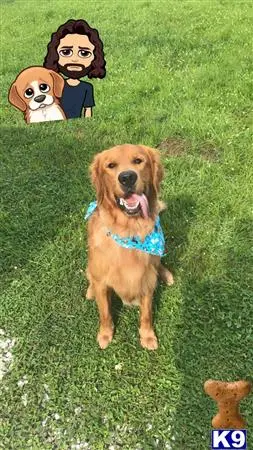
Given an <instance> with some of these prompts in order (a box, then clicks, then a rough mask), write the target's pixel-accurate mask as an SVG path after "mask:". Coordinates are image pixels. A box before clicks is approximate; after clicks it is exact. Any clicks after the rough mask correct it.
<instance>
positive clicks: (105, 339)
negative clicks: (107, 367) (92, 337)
mask: <svg viewBox="0 0 253 450" xmlns="http://www.w3.org/2000/svg"><path fill="white" fill-rule="evenodd" d="M112 338H113V331H104V330H103V331H99V333H98V335H97V341H98V345H99V347H100V348H102V349H103V350H104V349H105V348H106V347H108V345H109V344H110V342H112Z"/></svg>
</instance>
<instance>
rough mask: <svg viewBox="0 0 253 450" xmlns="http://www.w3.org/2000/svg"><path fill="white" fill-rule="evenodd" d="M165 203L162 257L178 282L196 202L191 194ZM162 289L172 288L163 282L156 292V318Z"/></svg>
mask: <svg viewBox="0 0 253 450" xmlns="http://www.w3.org/2000/svg"><path fill="white" fill-rule="evenodd" d="M165 203H166V205H167V209H166V210H165V211H164V212H163V213H162V215H161V223H162V227H163V232H164V235H165V241H166V251H167V255H166V256H165V257H164V258H162V263H163V265H164V266H165V267H166V268H167V269H169V270H170V271H171V272H172V274H173V276H174V281H175V283H176V282H177V272H178V270H179V269H180V267H181V258H182V256H183V254H184V253H185V251H186V248H187V245H188V233H189V230H190V227H191V224H192V222H193V221H194V216H195V202H194V200H193V198H192V197H190V196H189V195H181V196H175V197H171V198H169V199H166V200H165ZM160 289H162V290H163V289H170V287H169V286H166V285H165V284H163V283H161V284H160V286H159V289H158V291H156V293H155V301H154V320H155V314H156V312H157V311H158V310H159V305H160V297H161V295H160Z"/></svg>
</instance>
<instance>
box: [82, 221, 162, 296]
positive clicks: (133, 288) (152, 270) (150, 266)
mask: <svg viewBox="0 0 253 450" xmlns="http://www.w3.org/2000/svg"><path fill="white" fill-rule="evenodd" d="M95 253H96V255H95ZM108 255H111V257H110V264H108ZM93 257H94V258H93ZM98 262H99V264H98ZM159 263H160V257H159V256H154V255H149V254H148V253H145V252H143V251H140V250H135V249H128V248H123V247H121V246H120V245H119V244H117V243H116V242H115V241H114V240H113V239H112V237H111V236H107V235H106V230H105V229H104V227H103V226H102V227H98V226H97V227H94V226H92V225H91V224H89V267H90V270H91V271H92V272H93V274H94V276H96V274H101V275H102V276H103V279H104V280H105V281H106V284H107V285H108V286H110V287H111V288H112V289H113V290H114V291H115V292H116V293H117V294H118V295H119V297H121V299H122V301H123V302H124V303H126V304H138V299H139V298H140V297H142V296H143V295H146V293H148V292H149V291H150V288H151V289H153V288H155V285H156V281H157V269H158V266H159ZM136 300H137V302H136Z"/></svg>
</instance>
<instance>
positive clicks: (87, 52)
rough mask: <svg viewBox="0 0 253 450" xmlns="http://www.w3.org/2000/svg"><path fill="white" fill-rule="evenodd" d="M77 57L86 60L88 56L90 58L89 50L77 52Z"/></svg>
mask: <svg viewBox="0 0 253 450" xmlns="http://www.w3.org/2000/svg"><path fill="white" fill-rule="evenodd" d="M78 55H79V56H80V57H81V58H88V57H89V56H91V52H90V51H89V50H79V52H78Z"/></svg>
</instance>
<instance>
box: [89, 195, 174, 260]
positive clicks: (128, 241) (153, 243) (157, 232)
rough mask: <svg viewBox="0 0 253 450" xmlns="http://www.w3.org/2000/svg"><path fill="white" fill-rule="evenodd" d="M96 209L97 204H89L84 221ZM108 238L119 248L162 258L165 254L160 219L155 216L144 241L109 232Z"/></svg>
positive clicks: (136, 237) (137, 237)
mask: <svg viewBox="0 0 253 450" xmlns="http://www.w3.org/2000/svg"><path fill="white" fill-rule="evenodd" d="M96 207H97V202H96V201H95V202H91V203H90V204H89V206H88V209H87V212H86V214H85V216H84V219H85V220H87V219H89V217H90V216H91V215H92V214H93V212H94V211H95V209H96ZM107 235H108V236H111V237H112V239H114V241H115V242H117V244H119V245H120V246H121V247H124V248H129V249H136V250H141V251H142V252H145V253H149V254H150V255H156V256H160V257H161V256H164V255H166V253H165V239H164V234H163V230H162V227H161V224H160V218H159V216H157V218H156V220H155V226H154V229H153V231H151V233H149V234H147V236H146V237H145V239H144V241H142V240H141V239H140V238H139V236H133V237H126V238H122V237H120V236H119V235H118V234H114V233H112V232H111V231H110V230H108V232H107Z"/></svg>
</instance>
